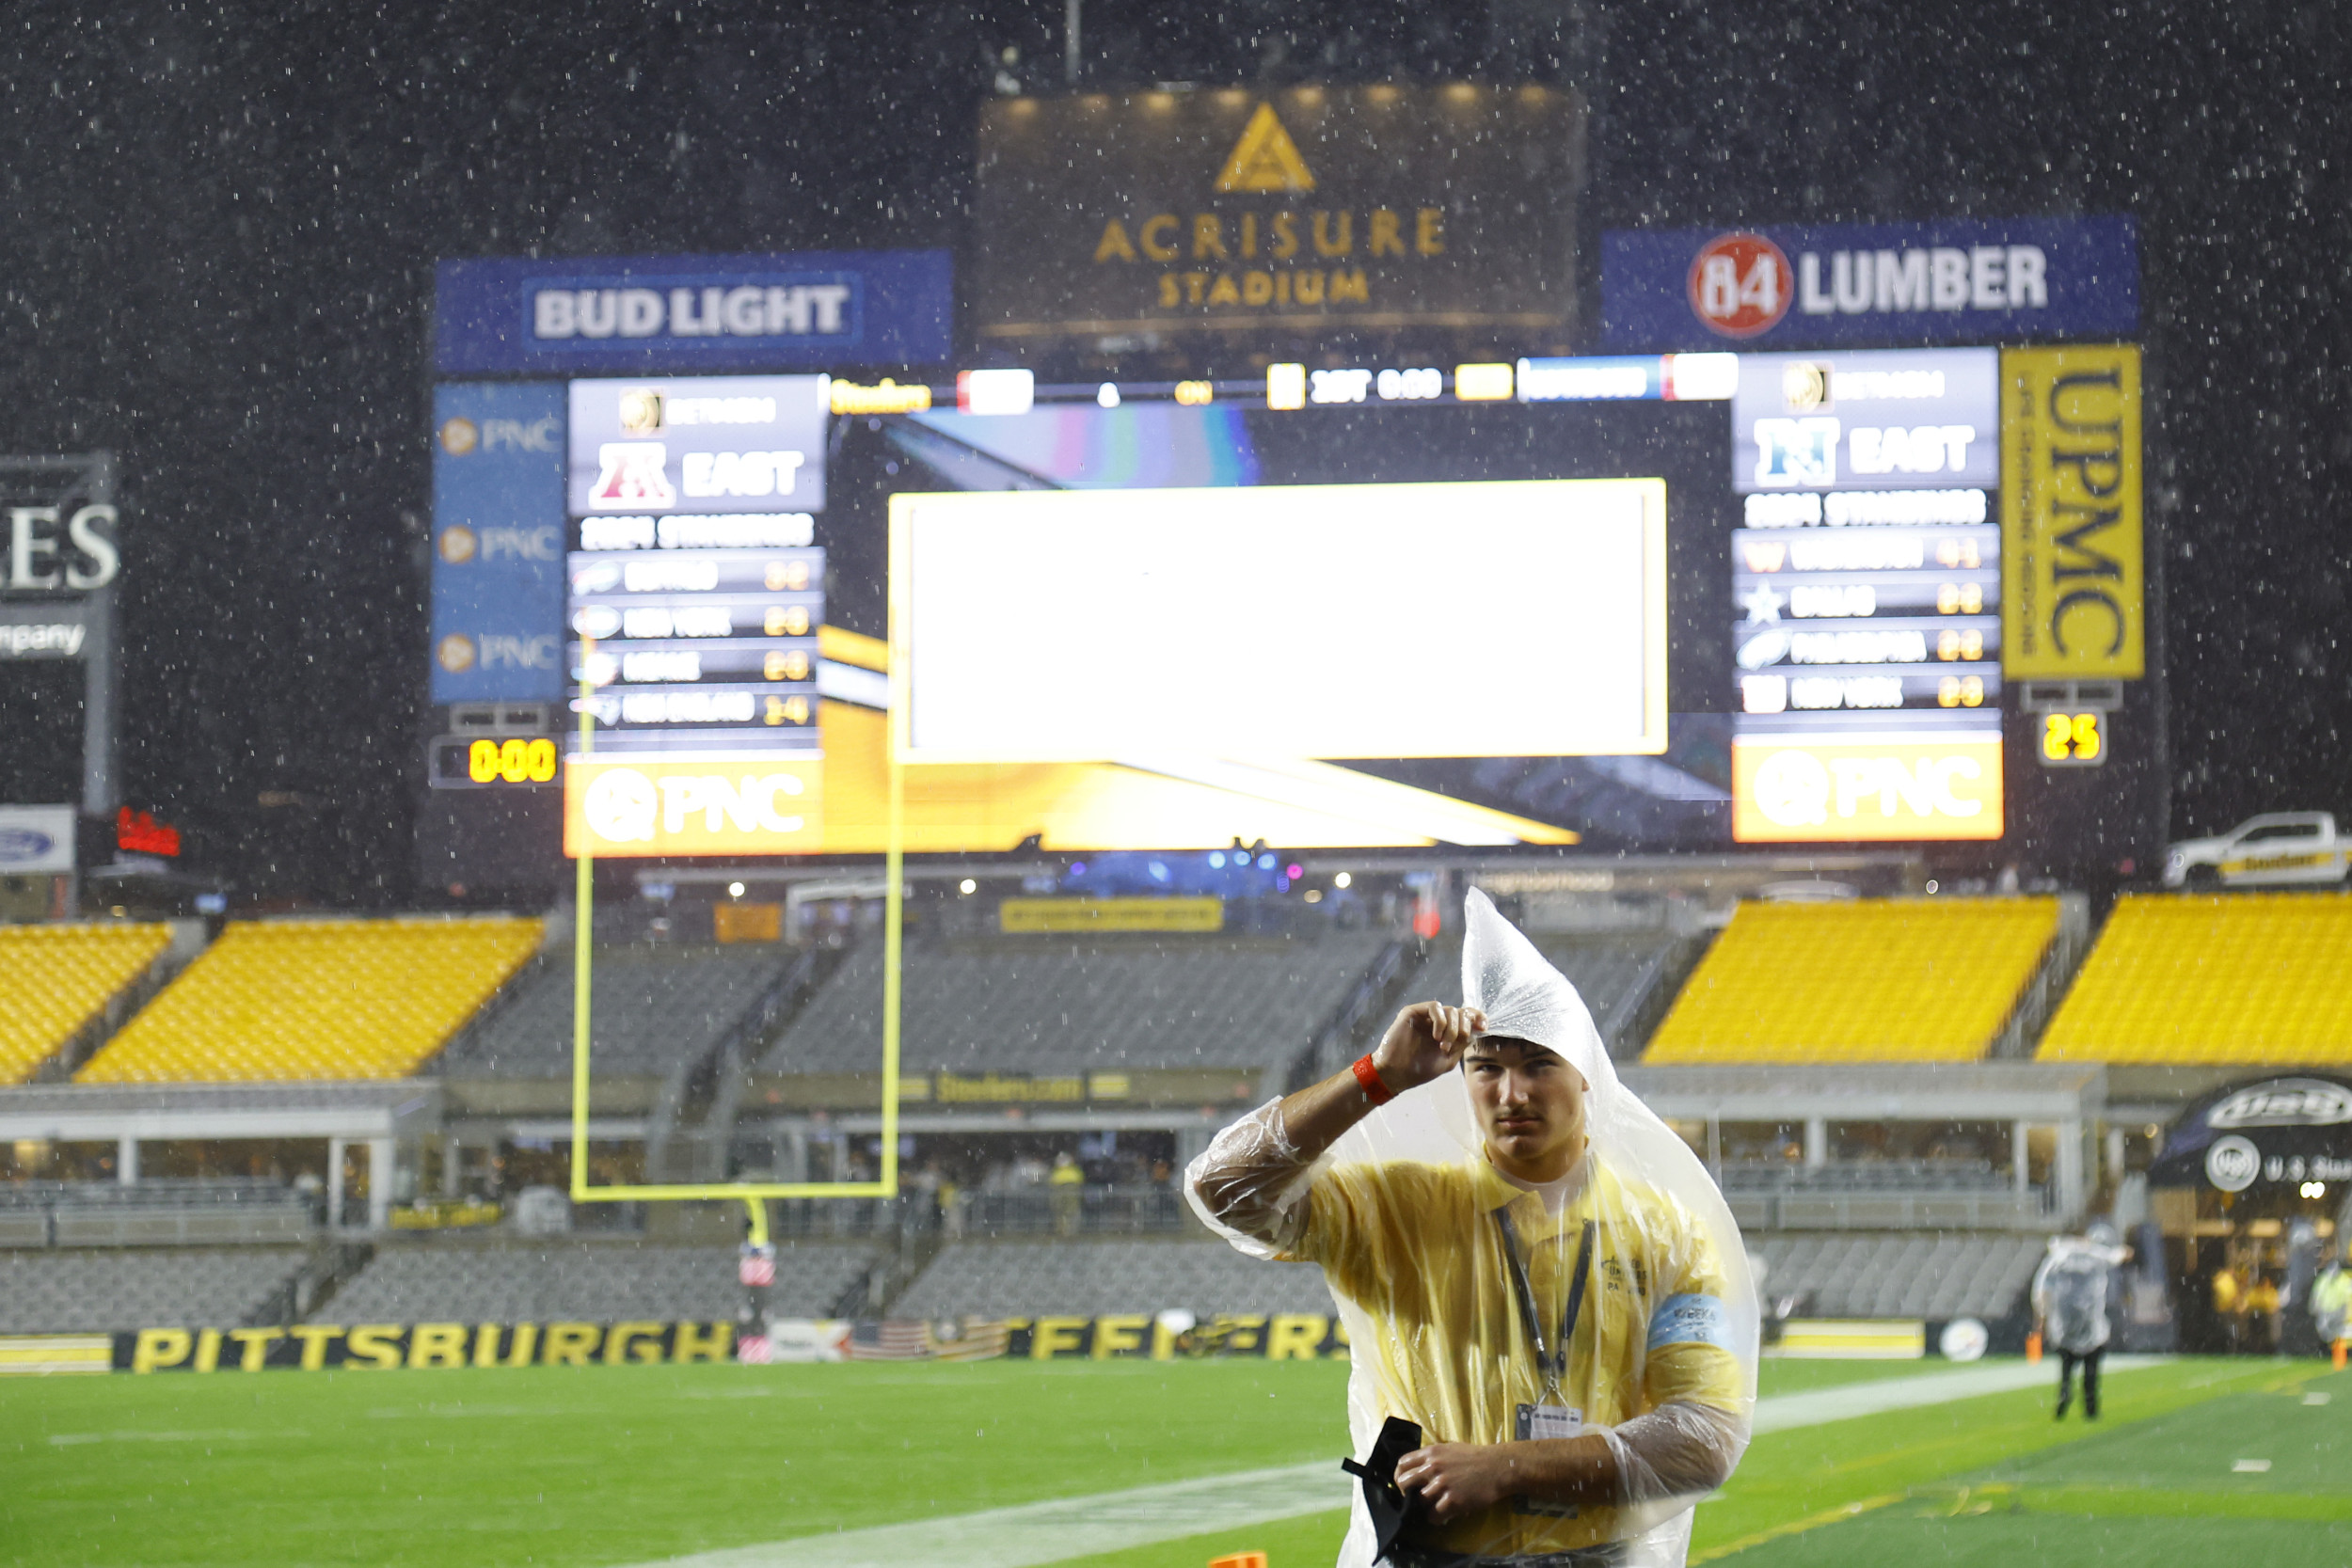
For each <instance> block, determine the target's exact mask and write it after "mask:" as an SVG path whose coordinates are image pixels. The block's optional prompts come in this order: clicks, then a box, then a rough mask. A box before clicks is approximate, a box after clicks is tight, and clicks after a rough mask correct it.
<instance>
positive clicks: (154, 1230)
mask: <svg viewBox="0 0 2352 1568" xmlns="http://www.w3.org/2000/svg"><path fill="white" fill-rule="evenodd" d="M320 1209H321V1200H320V1199H319V1198H317V1197H316V1196H312V1195H310V1194H306V1193H302V1192H299V1191H297V1190H295V1189H294V1188H293V1187H290V1186H287V1185H285V1184H283V1183H281V1182H275V1181H246V1180H215V1179H199V1180H150V1181H140V1182H136V1183H134V1184H131V1185H127V1186H120V1185H116V1184H114V1183H111V1182H92V1181H26V1182H14V1183H9V1184H7V1185H0V1245H5V1246H19V1247H51V1246H55V1247H94V1246H103V1247H123V1246H186V1245H196V1244H206V1243H211V1244H221V1243H263V1242H299V1241H304V1240H307V1239H308V1238H309V1237H310V1235H311V1234H312V1233H313V1232H315V1231H316V1230H317V1228H318V1226H319V1222H320V1219H321V1214H320Z"/></svg>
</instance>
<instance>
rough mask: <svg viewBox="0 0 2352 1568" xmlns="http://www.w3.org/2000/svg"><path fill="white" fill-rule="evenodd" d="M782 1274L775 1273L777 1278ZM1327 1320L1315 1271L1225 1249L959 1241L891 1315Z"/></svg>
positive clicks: (1324, 1294)
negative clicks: (1171, 1312) (1174, 1311)
mask: <svg viewBox="0 0 2352 1568" xmlns="http://www.w3.org/2000/svg"><path fill="white" fill-rule="evenodd" d="M779 1272H781V1271H779ZM1170 1308H1181V1309H1183V1310H1184V1311H1187V1312H1193V1313H1197V1314H1201V1315H1207V1314H1210V1313H1216V1312H1269V1313H1271V1312H1329V1311H1330V1310H1331V1292H1330V1291H1329V1289H1328V1288H1327V1287H1326V1286H1325V1284H1324V1282H1323V1271H1322V1270H1321V1269H1319V1268H1317V1267H1315V1266H1314V1265H1313V1264H1312V1263H1267V1262H1261V1261H1260V1260H1258V1259H1254V1258H1245V1257H1243V1256H1242V1255H1241V1254H1240V1253H1238V1252H1235V1251H1234V1250H1233V1249H1232V1247H1230V1246H1227V1245H1226V1244H1225V1243H1223V1242H993V1243H989V1242H958V1243H952V1244H950V1245H949V1246H947V1247H946V1248H945V1249H944V1250H942V1251H941V1253H940V1255H939V1256H938V1258H936V1259H933V1260H932V1262H931V1265H930V1267H929V1268H928V1269H925V1270H924V1271H923V1273H922V1275H921V1276H920V1277H918V1278H917V1279H916V1280H915V1282H914V1284H913V1285H911V1286H909V1287H908V1288H907V1291H906V1293H905V1294H903V1295H901V1296H900V1297H899V1298H898V1301H897V1302H895V1303H894V1304H893V1305H892V1306H891V1308H890V1315H891V1316H892V1317H894V1318H901V1319H930V1320H938V1319H951V1318H967V1317H980V1318H1023V1317H1038V1316H1041V1315H1043V1314H1047V1313H1069V1314H1072V1315H1076V1316H1087V1315H1092V1314H1097V1313H1104V1312H1158V1311H1163V1310H1167V1309H1170Z"/></svg>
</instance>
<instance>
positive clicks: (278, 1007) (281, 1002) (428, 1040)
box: [74, 918, 544, 1084]
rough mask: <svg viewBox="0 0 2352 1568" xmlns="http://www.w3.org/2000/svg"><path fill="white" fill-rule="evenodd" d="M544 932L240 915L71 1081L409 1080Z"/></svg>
mask: <svg viewBox="0 0 2352 1568" xmlns="http://www.w3.org/2000/svg"><path fill="white" fill-rule="evenodd" d="M543 928H544V923H543V922H541V921H537V920H517V919H505V918H488V919H482V918H475V919H464V920H428V919H408V920H284V921H248V922H239V923H236V924H233V925H231V926H230V927H228V929H227V930H226V931H224V932H223V933H222V935H221V938H220V940H219V941H218V942H215V943H214V944H213V945H212V946H211V947H210V948H209V949H207V950H206V952H205V953H204V955H203V956H202V957H201V958H198V959H197V960H196V962H194V963H192V964H190V965H189V966H188V967H187V970H186V971H185V972H184V973H183V974H181V975H180V977H179V978H178V979H176V980H174V981H173V982H172V983H171V984H170V985H168V986H167V987H165V988H164V990H163V991H162V993H161V994H159V995H158V996H157V997H156V998H155V1000H154V1001H153V1002H152V1003H151V1004H149V1005H148V1006H147V1007H146V1008H145V1009H144V1010H142V1011H141V1012H140V1013H139V1015H138V1016H137V1017H136V1018H135V1019H133V1020H132V1021H131V1022H130V1023H129V1024H128V1025H127V1026H126V1027H125V1028H124V1029H123V1030H122V1031H121V1032H120V1033H119V1034H118V1035H116V1036H115V1037H114V1038H113V1039H112V1040H110V1041H108V1042H107V1043H106V1045H105V1047H104V1048H103V1050H101V1051H100V1052H99V1053H97V1054H96V1055H95V1056H92V1057H91V1058H90V1059H89V1061H88V1062H87V1063H85V1064H84V1065H83V1067H82V1069H81V1070H80V1071H79V1072H77V1073H75V1074H74V1078H75V1080H76V1081H77V1082H80V1083H85V1084H158V1083H240V1082H253V1081H268V1080H278V1081H283V1080H294V1079H326V1080H351V1079H366V1078H403V1077H405V1076H407V1075H408V1074H409V1073H412V1072H414V1071H415V1070H416V1069H417V1068H418V1066H419V1065H420V1064H421V1063H422V1062H423V1061H424V1059H425V1058H426V1057H428V1056H430V1055H432V1054H433V1053H435V1052H437V1051H438V1050H439V1049H440V1048H441V1047H442V1045H443V1044H444V1043H446V1042H447V1041H448V1039H449V1037H450V1036H451V1035H453V1034H454V1033H455V1032H456V1031H457V1029H458V1027H459V1026H460V1025H462V1024H463V1023H464V1022H466V1021H467V1020H468V1019H469V1018H470V1017H472V1016H473V1014H474V1013H475V1012H476V1011H477V1010H478V1009H479V1008H480V1007H481V1006H482V1005H483V1004H484V1003H485V1002H486V1001H488V1000H489V999H490V997H491V995H492V993H494V992H495V991H497V990H498V989H499V988H500V987H501V986H502V985H504V984H505V983H506V981H507V978H508V977H509V976H510V975H512V974H514V973H515V971H516V969H518V968H520V967H521V966H522V964H523V962H524V961H525V960H526V959H528V958H530V957H531V955H532V953H533V952H535V951H537V949H538V946H539V942H540V937H541V933H542V930H543Z"/></svg>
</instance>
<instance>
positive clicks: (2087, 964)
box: [2040, 893, 2352, 1066]
mask: <svg viewBox="0 0 2352 1568" xmlns="http://www.w3.org/2000/svg"><path fill="white" fill-rule="evenodd" d="M2040 1058H2041V1059H2042V1061H2045V1062H2053V1061H2055V1062H2142V1063H2245V1064H2249V1065H2253V1064H2265V1063H2266V1064H2274V1065H2275V1064H2288V1063H2292V1064H2302V1065H2309V1066H2320V1065H2341V1064H2344V1063H2352V896H2346V895H2344V894H2341V893H2271V894H2209V895H2196V894H2170V895H2168V894H2132V895H2126V896H2124V897H2123V898H2121V899H2119V900H2117V902H2116V906H2115V911H2114V913H2112V914H2110V915H2109V916H2108V917H2107V924H2106V930H2104V931H2103V932H2101V933H2100V936H2099V943H2098V945H2097V946H2096V947H2094V948H2092V949H2091V952H2090V958H2087V959H2085V960H2084V963H2083V967H2082V973H2081V974H2078V975H2077V976H2076V977H2075V980H2074V987H2073V989H2072V990H2069V991H2068V992H2067V995H2066V1000H2065V1002H2064V1003H2062V1004H2061V1005H2060V1006H2059V1007H2058V1016H2057V1017H2055V1018H2054V1019H2052V1020H2051V1021H2050V1027H2049V1029H2048V1031H2047V1032H2046V1033H2045V1034H2044V1035H2043V1036H2042V1050H2041V1053H2040Z"/></svg>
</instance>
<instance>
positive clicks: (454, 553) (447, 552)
mask: <svg viewBox="0 0 2352 1568" xmlns="http://www.w3.org/2000/svg"><path fill="white" fill-rule="evenodd" d="M481 545H482V542H481V540H480V539H478V538H476V537H475V535H474V531H473V530H471V529H469V528H468V527H467V526H466V525H465V524H463V523H452V524H450V526H449V527H447V528H445V529H443V530H441V539H440V546H439V547H440V553H441V560H442V561H443V562H447V563H448V564H449V565H452V566H463V565H464V564H465V563H466V562H469V561H471V560H472V559H473V558H474V552H475V551H476V550H478V549H480V548H481Z"/></svg>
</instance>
